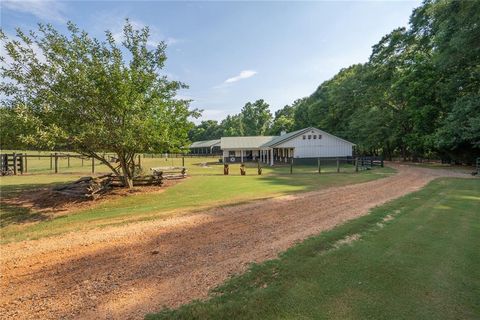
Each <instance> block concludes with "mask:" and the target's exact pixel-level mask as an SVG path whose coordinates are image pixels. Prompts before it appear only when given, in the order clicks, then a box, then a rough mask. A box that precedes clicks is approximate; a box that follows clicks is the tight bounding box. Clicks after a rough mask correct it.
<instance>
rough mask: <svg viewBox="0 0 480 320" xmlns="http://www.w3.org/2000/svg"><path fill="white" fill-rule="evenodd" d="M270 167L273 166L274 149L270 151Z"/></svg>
mask: <svg viewBox="0 0 480 320" xmlns="http://www.w3.org/2000/svg"><path fill="white" fill-rule="evenodd" d="M270 165H271V166H273V148H272V149H270Z"/></svg>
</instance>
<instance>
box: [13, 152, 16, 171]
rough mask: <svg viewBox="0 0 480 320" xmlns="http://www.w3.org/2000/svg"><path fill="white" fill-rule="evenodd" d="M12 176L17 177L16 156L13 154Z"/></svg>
mask: <svg viewBox="0 0 480 320" xmlns="http://www.w3.org/2000/svg"><path fill="white" fill-rule="evenodd" d="M13 174H14V175H17V154H16V153H15V152H14V153H13Z"/></svg>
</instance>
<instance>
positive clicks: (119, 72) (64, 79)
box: [0, 20, 198, 187]
mask: <svg viewBox="0 0 480 320" xmlns="http://www.w3.org/2000/svg"><path fill="white" fill-rule="evenodd" d="M1 37H2V42H3V43H4V47H5V52H6V56H5V57H2V65H1V68H0V73H1V76H2V82H1V86H0V90H1V91H0V93H1V94H2V95H3V96H4V97H6V98H5V99H2V102H1V103H2V108H7V109H9V110H14V112H15V114H16V116H17V120H18V121H20V122H23V123H25V124H27V125H28V126H29V127H31V128H34V130H33V132H32V131H26V132H23V133H22V135H21V139H22V141H24V142H25V143H28V144H29V145H31V146H35V147H39V148H40V147H42V148H64V149H68V150H72V151H75V152H78V153H80V154H82V155H85V156H89V157H93V158H95V159H98V160H100V161H101V162H102V163H104V164H105V165H107V166H108V167H109V168H110V169H111V170H112V172H113V173H114V174H116V175H119V176H122V177H123V178H124V181H125V185H126V186H128V187H132V186H133V177H134V176H135V174H136V173H137V171H136V170H137V169H136V168H137V167H136V166H135V158H136V157H135V155H136V154H137V153H139V152H145V151H149V150H152V151H153V150H167V149H168V150H176V149H178V148H180V147H181V146H182V145H185V144H186V142H187V140H188V137H187V133H188V130H189V129H190V128H191V126H192V124H191V122H189V121H188V118H189V117H191V116H198V112H197V111H196V110H190V109H189V101H185V100H180V99H175V94H176V92H177V90H178V89H180V88H184V87H185V85H184V84H182V83H180V82H176V81H170V80H168V79H167V78H166V77H165V76H162V75H161V73H160V72H161V69H162V68H163V67H164V64H165V61H166V55H165V49H166V45H165V44H164V43H163V42H161V43H159V44H158V45H157V46H156V47H155V48H151V47H149V43H150V42H149V29H148V28H147V27H146V28H142V29H140V30H135V29H134V28H133V27H132V25H131V24H130V23H129V22H128V20H127V21H126V23H125V25H124V28H123V40H122V41H121V43H117V41H116V40H115V39H114V36H113V34H112V33H111V32H109V31H107V32H106V40H105V41H100V40H98V39H96V38H93V37H91V36H90V35H89V34H88V33H86V32H84V31H81V30H79V29H78V28H77V26H76V25H74V24H73V23H69V24H68V35H63V34H61V33H60V32H59V31H57V30H55V29H54V28H53V27H52V26H50V25H39V27H38V30H37V31H30V32H29V33H25V32H23V31H22V30H20V29H18V30H17V33H16V37H15V38H9V37H7V36H6V35H5V34H4V33H3V32H2V33H1ZM103 152H114V153H115V154H116V156H117V159H118V161H117V162H116V163H112V162H110V161H109V159H107V158H106V157H105V156H103Z"/></svg>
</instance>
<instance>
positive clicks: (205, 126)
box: [188, 120, 222, 141]
mask: <svg viewBox="0 0 480 320" xmlns="http://www.w3.org/2000/svg"><path fill="white" fill-rule="evenodd" d="M188 135H189V138H190V140H192V141H201V140H213V139H220V137H221V136H222V126H221V125H220V124H219V123H218V121H215V120H205V121H202V122H201V123H200V124H199V125H198V126H196V127H194V128H192V129H191V130H190V132H189V134H188Z"/></svg>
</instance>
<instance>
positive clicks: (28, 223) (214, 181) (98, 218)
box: [0, 152, 395, 243]
mask: <svg viewBox="0 0 480 320" xmlns="http://www.w3.org/2000/svg"><path fill="white" fill-rule="evenodd" d="M28 154H29V155H31V154H35V152H28ZM38 154H45V153H38ZM67 161H68V160H67V159H66V158H59V161H58V169H59V170H58V171H59V173H57V174H53V173H52V169H51V166H50V159H49V158H36V157H29V159H28V173H25V174H23V175H17V176H4V177H1V178H0V185H1V192H2V208H1V210H0V214H1V221H2V222H1V229H0V236H1V242H2V243H6V242H12V241H19V240H26V239H37V238H41V237H45V236H52V235H57V234H62V233H65V232H71V231H82V230H89V229H92V228H101V227H105V226H110V225H118V224H125V223H130V222H135V221H144V220H153V219H164V218H168V217H171V216H174V215H182V214H187V213H192V212H198V211H201V210H206V209H209V208H212V207H216V206H225V205H231V204H238V203H242V202H248V201H253V200H258V199H265V198H271V197H276V196H280V195H285V194H291V193H296V192H304V191H312V190H318V189H321V188H328V187H332V186H340V185H347V184H352V183H360V182H366V181H371V180H374V179H378V178H382V177H386V176H388V175H391V174H392V173H394V172H395V170H393V169H391V168H378V169H375V170H368V171H361V172H358V173H356V172H355V170H354V169H355V168H354V166H352V165H346V164H343V165H342V166H341V173H336V167H335V165H334V164H333V163H332V164H331V165H324V166H322V174H318V172H317V170H318V168H317V167H316V166H295V167H294V174H290V166H288V165H285V166H276V167H268V166H265V167H263V174H262V175H261V176H259V175H257V165H256V164H255V163H247V175H246V176H241V175H240V167H239V164H233V165H230V175H228V176H224V175H223V165H222V164H220V163H219V162H218V158H214V157H195V158H185V160H184V161H185V166H186V167H187V169H188V174H189V178H187V179H185V180H184V181H181V182H178V183H175V184H174V185H172V186H169V187H163V188H158V189H156V190H149V192H142V191H139V190H137V191H136V192H132V193H131V194H128V195H123V196H120V197H115V198H112V199H109V198H108V197H106V198H105V199H101V200H100V201H97V202H92V203H90V204H88V205H86V206H85V205H83V204H82V205H81V206H78V208H76V207H75V206H74V207H73V208H72V207H70V208H69V209H68V210H58V208H54V207H52V208H48V207H47V208H40V209H39V208H37V207H36V206H35V205H19V204H18V203H19V202H20V200H21V199H22V197H23V195H25V194H26V193H33V192H36V190H41V189H45V188H51V187H52V186H55V185H58V184H62V183H66V182H71V181H74V180H76V179H78V178H80V177H82V176H85V175H91V166H90V161H86V160H84V161H83V165H82V160H81V159H78V158H70V160H69V163H68V162H67ZM141 162H142V166H143V168H145V171H148V170H149V168H151V167H162V166H181V165H182V158H164V157H153V158H152V157H148V155H147V156H146V157H145V158H143V157H142V158H141ZM108 172H109V170H108V168H107V167H106V166H104V165H102V164H100V163H96V165H95V174H96V175H100V174H104V173H108ZM17 200H19V201H17Z"/></svg>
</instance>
